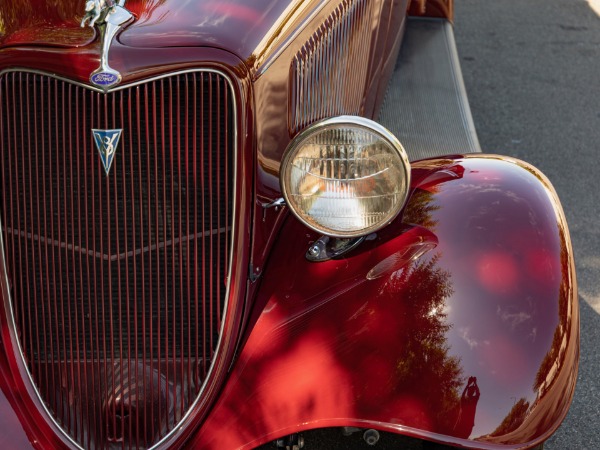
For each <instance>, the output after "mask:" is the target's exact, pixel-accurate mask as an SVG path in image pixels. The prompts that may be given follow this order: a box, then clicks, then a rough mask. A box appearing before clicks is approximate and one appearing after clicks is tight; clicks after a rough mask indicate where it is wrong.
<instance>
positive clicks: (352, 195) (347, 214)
mask: <svg viewBox="0 0 600 450" xmlns="http://www.w3.org/2000/svg"><path fill="white" fill-rule="evenodd" d="M409 182H410V165H409V162H408V158H407V156H406V152H405V151H404V148H403V147H402V145H401V144H400V142H398V140H397V139H396V138H395V137H394V136H393V135H392V134H391V133H390V132H389V131H387V130H386V129H385V128H383V127H382V126H381V125H379V124H377V123H375V122H373V121H371V120H368V119H364V118H362V117H354V116H340V117H335V118H332V119H326V120H323V121H321V122H317V123H316V124H314V125H313V126H311V127H309V128H308V129H307V130H305V131H303V132H302V133H300V134H299V135H298V136H297V137H296V138H295V139H294V140H293V141H292V143H291V144H290V146H289V148H288V150H287V152H286V154H285V157H284V159H283V162H282V167H281V189H282V191H283V195H284V197H285V200H286V202H287V204H288V206H289V207H290V209H291V210H292V212H293V213H294V214H295V215H296V216H297V217H298V218H299V219H300V220H301V221H302V222H304V223H305V224H306V225H307V226H308V227H310V228H312V229H313V230H316V231H318V232H320V233H323V234H326V235H329V236H336V237H354V236H362V235H365V234H368V233H371V232H373V231H376V230H378V229H380V228H381V227H383V226H385V225H387V224H388V223H389V222H391V221H392V219H394V218H395V217H396V215H397V214H398V212H399V211H400V209H402V206H403V205H404V202H405V200H406V195H407V192H408V186H409Z"/></svg>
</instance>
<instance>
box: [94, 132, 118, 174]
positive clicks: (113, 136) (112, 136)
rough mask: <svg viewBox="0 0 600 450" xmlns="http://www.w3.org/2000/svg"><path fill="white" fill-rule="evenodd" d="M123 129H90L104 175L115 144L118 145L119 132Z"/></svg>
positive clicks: (107, 169)
mask: <svg viewBox="0 0 600 450" xmlns="http://www.w3.org/2000/svg"><path fill="white" fill-rule="evenodd" d="M122 131H123V130H122V129H119V130H92V134H93V135H94V141H95V142H96V148H97V149H98V152H99V153H100V159H101V160H102V164H103V165H104V171H105V172H106V175H108V172H109V171H110V166H111V165H112V162H113V158H114V156H115V152H116V151H117V146H118V145H119V139H120V138H121V132H122Z"/></svg>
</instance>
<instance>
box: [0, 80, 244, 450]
mask: <svg viewBox="0 0 600 450" xmlns="http://www.w3.org/2000/svg"><path fill="white" fill-rule="evenodd" d="M0 102H1V104H2V113H0V135H1V136H2V140H1V142H0V145H1V146H2V147H1V148H0V151H1V153H2V159H3V161H2V169H1V173H0V177H1V183H2V194H1V195H2V198H0V201H1V204H2V210H1V221H2V239H3V241H4V245H3V250H4V256H5V267H6V271H7V279H8V283H9V291H10V294H11V295H10V297H11V298H10V302H11V303H10V312H11V314H12V315H13V318H14V322H13V325H14V327H15V332H16V335H17V336H18V346H19V348H20V350H21V351H22V356H23V359H24V362H25V365H26V367H27V370H28V372H29V375H30V377H31V380H32V381H33V384H34V386H35V387H36V390H37V392H38V394H39V396H40V399H41V400H42V402H43V403H44V404H45V406H46V408H47V410H48V412H49V413H50V414H51V416H52V417H53V420H54V421H55V422H57V423H58V424H59V425H60V426H61V428H62V429H63V430H64V431H65V433H66V434H67V436H68V437H69V439H71V440H72V441H73V442H74V443H76V444H77V445H80V446H84V447H88V448H113V447H115V448H117V447H118V448H146V447H150V446H153V445H155V444H156V443H157V442H158V441H160V440H161V439H163V438H165V437H167V436H168V435H169V433H170V432H171V430H172V429H173V428H174V427H175V426H176V425H177V426H179V425H180V424H181V423H182V421H183V420H184V418H185V416H186V414H187V413H188V412H189V411H190V409H192V408H193V406H194V404H195V403H196V402H198V399H199V398H200V397H201V393H202V390H203V386H204V385H205V384H206V382H207V380H208V379H209V377H211V376H212V374H211V372H212V367H213V365H214V362H215V360H216V359H217V358H218V349H219V345H220V342H221V337H222V325H223V322H224V319H225V315H226V314H227V310H228V308H229V306H228V295H229V294H228V293H229V286H230V283H231V276H230V275H231V260H232V258H231V251H232V240H233V235H234V217H235V178H236V167H237V163H236V157H237V155H236V151H235V149H236V126H237V118H236V107H235V93H234V90H233V86H232V84H231V82H230V81H229V80H228V78H227V77H226V76H225V75H224V74H222V73H220V72H217V71H212V70H204V69H203V70H195V71H187V72H181V73H176V74H167V75H165V76H162V77H159V78H155V79H153V80H148V81H145V82H143V83H141V84H137V85H132V86H123V87H120V88H119V89H118V90H115V91H113V92H109V93H107V94H104V93H101V92H98V91H94V90H91V89H88V88H87V87H85V86H81V85H77V84H74V83H71V82H69V81H67V80H62V79H58V78H54V77H52V76H50V75H46V74H41V73H33V72H27V71H10V72H5V73H2V74H0ZM32 124H33V125H32ZM194 125H196V126H194ZM98 128H101V129H114V128H122V129H123V130H124V131H123V136H122V137H121V143H120V144H119V147H118V148H117V152H116V155H115V160H114V161H113V164H112V167H111V169H110V172H109V174H108V176H107V175H106V174H105V172H104V167H103V165H102V162H101V160H100V155H99V154H98V151H97V149H96V147H95V145H94V140H93V136H92V133H91V129H98ZM121 194H122V195H121ZM198 317H200V320H198ZM202 318H203V319H202ZM196 344H198V345H196ZM140 379H141V381H140ZM124 392H127V394H123V393H124ZM154 392H158V394H157V395H154ZM161 411H166V412H165V413H164V414H160V412H161Z"/></svg>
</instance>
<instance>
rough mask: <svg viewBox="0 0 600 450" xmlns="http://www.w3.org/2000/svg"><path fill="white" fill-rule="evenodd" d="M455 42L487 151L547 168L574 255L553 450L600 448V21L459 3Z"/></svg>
mask: <svg viewBox="0 0 600 450" xmlns="http://www.w3.org/2000/svg"><path fill="white" fill-rule="evenodd" d="M455 36H456V41H457V46H458V52H459V55H460V59H461V65H462V70H463V76H464V79H465V84H466V88H467V92H468V95H469V100H470V104H471V109H472V113H473V118H474V121H475V125H476V128H477V132H478V135H479V140H480V143H481V147H482V149H483V151H484V152H488V153H499V154H504V155H510V156H515V157H517V158H520V159H523V160H526V161H528V162H530V163H532V164H534V165H535V166H537V167H538V168H540V169H541V170H542V171H543V172H544V173H545V174H546V175H547V176H548V178H549V179H550V180H551V182H552V184H553V185H554V187H555V188H556V190H557V192H558V194H559V196H560V198H561V201H562V204H563V208H564V210H565V213H566V216H567V220H568V223H569V228H570V231H571V238H572V241H573V247H574V250H575V258H576V267H577V278H578V284H579V300H580V311H581V360H580V366H579V377H578V384H577V389H576V393H575V399H574V401H573V404H572V406H571V409H570V411H569V414H568V416H567V418H566V420H565V421H564V422H563V424H562V426H561V427H560V428H559V430H558V431H557V432H556V433H555V434H554V436H553V437H552V438H551V439H550V440H549V441H548V442H547V443H546V445H545V449H546V450H558V449H560V450H563V449H598V448H600V413H599V412H600V382H599V380H600V226H599V222H600V187H599V186H600V183H599V182H598V169H599V166H600V164H599V162H600V17H598V15H597V13H595V12H594V10H593V9H592V8H591V7H590V4H589V3H588V2H587V1H586V0H501V1H498V0H457V1H456V18H455Z"/></svg>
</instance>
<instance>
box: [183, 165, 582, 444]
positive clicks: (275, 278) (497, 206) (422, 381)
mask: <svg viewBox="0 0 600 450" xmlns="http://www.w3.org/2000/svg"><path fill="white" fill-rule="evenodd" d="M413 177H414V178H413V187H412V189H413V191H412V197H411V199H410V200H409V201H408V204H407V206H406V208H405V210H404V212H403V213H402V214H401V216H400V217H399V218H398V219H397V220H396V221H395V222H394V223H393V224H392V225H390V226H388V227H387V228H385V229H383V230H381V231H380V232H378V233H377V236H376V237H375V236H373V237H372V238H371V239H368V240H367V242H365V243H364V244H363V245H362V246H361V247H360V248H359V249H357V250H356V251H355V252H353V253H352V254H349V255H348V256H347V257H344V258H342V259H340V260H331V261H327V262H323V263H311V262H308V261H307V260H306V259H305V258H304V253H305V252H306V249H307V248H308V246H309V245H310V243H311V242H313V241H314V240H315V239H316V238H317V237H318V236H316V235H315V234H314V233H312V232H309V231H307V230H306V229H305V228H304V227H303V226H302V225H300V224H299V223H298V222H297V221H296V220H295V219H293V218H290V219H288V221H287V222H286V224H285V226H284V228H283V230H282V231H281V233H280V234H279V236H278V239H277V244H276V246H275V248H274V249H273V252H272V258H271V260H270V261H269V263H268V266H267V268H266V270H265V273H264V281H263V282H262V285H261V287H260V290H259V294H258V296H257V299H256V301H255V315H256V324H255V325H253V326H251V327H250V330H251V331H250V332H249V337H248V341H247V343H246V345H245V346H244V348H243V350H242V352H241V354H240V357H239V359H238V362H237V363H236V366H235V368H234V370H233V372H232V374H231V377H230V379H229V380H228V383H227V385H226V387H225V389H224V391H223V393H222V394H221V396H220V398H219V400H218V402H217V404H216V405H215V407H214V409H213V412H212V414H211V415H210V417H209V418H208V419H207V421H206V423H205V424H204V426H203V428H202V429H201V431H200V433H199V435H198V436H197V437H196V438H195V440H194V441H193V442H194V443H195V444H197V445H198V446H199V447H200V448H214V449H217V448H222V446H223V445H224V446H225V447H226V448H253V447H254V446H256V445H258V444H261V443H263V442H266V441H268V440H270V439H273V438H275V437H277V436H280V435H282V434H287V433H293V432H297V431H300V430H304V429H308V428H315V427H326V426H358V427H367V428H378V429H381V430H389V431H394V430H395V431H399V432H401V433H404V434H408V435H413V436H418V437H429V438H435V439H437V440H440V441H443V442H446V443H451V444H457V445H461V446H465V447H472V448H497V447H494V445H497V444H503V445H506V446H507V447H509V448H511V447H512V448H520V447H521V446H522V445H523V444H525V443H529V444H530V445H534V444H535V443H536V442H539V441H540V440H542V439H545V438H547V437H548V435H549V434H550V433H551V432H552V431H553V430H554V429H555V428H556V427H557V426H558V424H559V423H560V421H561V420H562V418H563V416H564V415H565V414H566V411H567V409H568V406H569V403H570V399H571V398H572V395H573V392H574V387H575V380H576V376H577V371H576V364H575V361H577V358H578V340H579V326H578V325H579V319H578V308H577V289H576V281H575V276H574V265H573V260H572V258H571V257H570V256H569V254H570V247H571V244H570V240H569V236H568V233H567V228H566V223H565V220H564V216H563V213H562V211H561V210H560V207H559V206H558V201H557V197H556V194H555V193H554V191H553V189H552V188H551V187H550V185H549V183H548V181H547V180H546V179H545V178H544V177H543V175H541V174H540V173H539V172H538V171H536V170H535V169H533V168H532V167H531V166H528V165H526V164H524V163H522V162H519V161H515V160H510V159H506V158H501V157H492V156H485V157H480V156H469V157H465V158H455V159H445V160H431V161H424V162H421V163H416V164H415V165H414V166H413ZM423 251H426V253H425V254H424V255H423V256H420V257H419V256H418V255H419V254H421V253H422V252H423ZM415 257H417V259H414V258H415ZM473 318H475V320H473ZM467 376H469V377H470V376H475V377H476V378H477V383H478V386H479V389H480V397H479V399H478V402H477V405H476V409H475V410H472V413H473V414H474V416H471V418H470V420H471V422H470V423H469V420H467V418H466V414H467V412H466V410H467V408H466V406H465V405H464V403H463V404H462V410H463V411H462V417H461V400H460V393H461V392H462V391H463V388H464V386H465V381H466V377H467ZM231 430H236V432H235V433H231ZM467 438H470V439H471V440H467Z"/></svg>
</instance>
